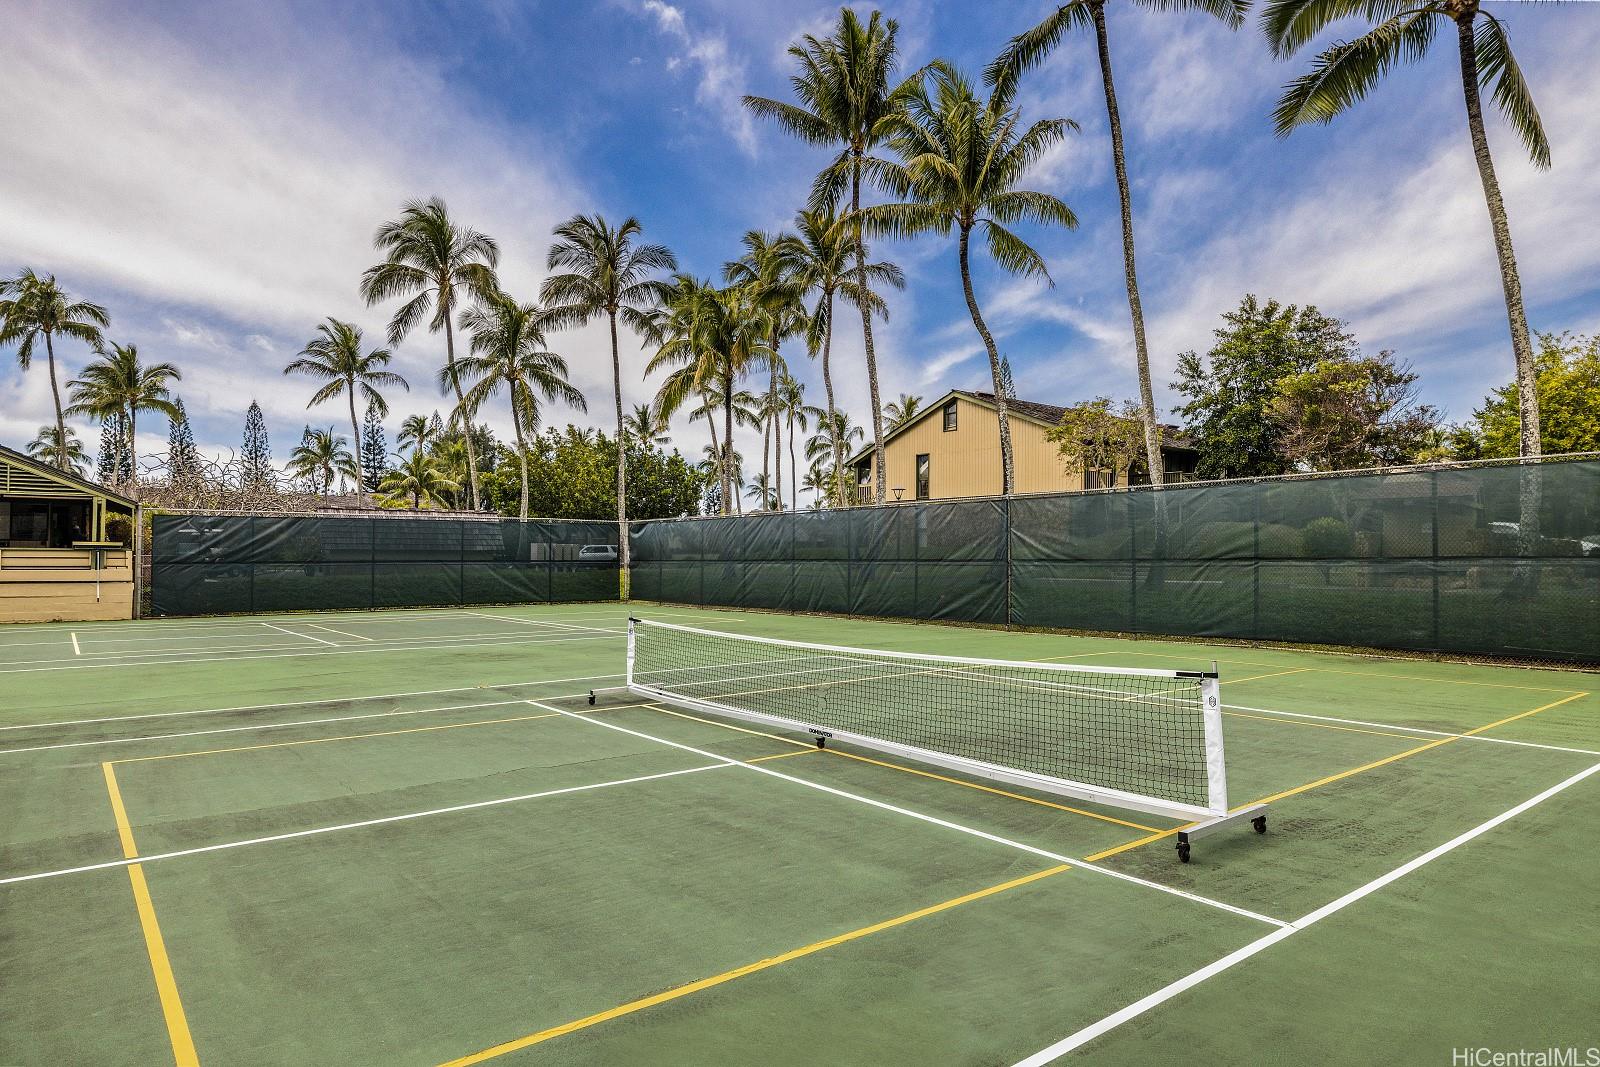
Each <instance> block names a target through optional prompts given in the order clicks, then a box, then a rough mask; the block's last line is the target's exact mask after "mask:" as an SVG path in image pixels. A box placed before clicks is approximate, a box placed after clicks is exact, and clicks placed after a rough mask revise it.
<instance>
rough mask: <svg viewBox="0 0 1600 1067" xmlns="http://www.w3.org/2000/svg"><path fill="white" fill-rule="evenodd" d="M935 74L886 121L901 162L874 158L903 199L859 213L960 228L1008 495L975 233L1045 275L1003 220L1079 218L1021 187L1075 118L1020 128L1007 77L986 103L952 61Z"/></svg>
mask: <svg viewBox="0 0 1600 1067" xmlns="http://www.w3.org/2000/svg"><path fill="white" fill-rule="evenodd" d="M931 77H932V81H933V93H932V94H931V95H930V93H929V92H928V89H927V87H925V86H922V85H918V87H917V91H916V92H915V93H914V94H913V95H912V98H911V100H910V102H909V103H908V104H907V107H906V111H905V113H904V114H903V115H901V116H898V117H895V118H893V119H892V120H891V121H890V122H889V123H888V126H889V128H890V133H889V144H890V147H892V148H893V149H894V151H895V152H896V154H898V155H899V156H900V159H901V162H899V163H894V162H889V161H881V162H879V163H878V164H877V165H876V166H875V170H876V173H877V175H878V177H879V178H880V180H881V181H882V182H883V183H884V185H885V186H887V187H888V188H889V189H891V190H892V191H894V192H895V193H897V194H899V195H900V196H902V197H905V199H904V200H903V201H902V202H900V203H893V204H877V205H874V206H872V207H867V208H863V209H862V211H861V215H862V216H863V217H864V218H865V219H866V220H867V221H868V223H869V224H870V225H872V226H873V228H874V229H876V230H878V231H880V232H883V233H888V234H891V235H894V236H909V235H912V234H917V233H923V232H927V231H930V230H931V231H933V232H935V233H941V234H946V233H949V232H950V231H951V230H952V229H954V230H955V231H956V232H957V234H958V243H957V246H956V247H957V256H958V259H959V262H960V266H961V289H962V292H963V293H964V294H965V296H966V298H967V311H968V312H969V313H970V314H971V315H972V325H973V326H975V327H976V328H977V330H978V336H979V337H981V338H982V339H983V346H984V348H985V349H986V350H987V351H988V353H989V373H990V376H991V378H992V379H993V382H994V394H995V410H996V412H997V413H998V415H999V420H1000V491H1001V493H1003V494H1005V495H1008V496H1009V495H1010V494H1011V492H1012V490H1013V488H1014V479H1015V472H1014V469H1013V460H1012V453H1011V424H1010V421H1009V420H1008V418H1007V416H1006V408H1007V403H1006V401H1007V398H1006V388H1005V380H1004V375H1003V373H1002V369H1001V364H1000V352H999V349H997V348H996V347H995V343H994V337H993V336H992V335H991V334H990V333H989V327H988V326H987V325H986V324H985V323H984V321H983V314H982V313H981V312H980V311H979V310H978V299H977V297H976V296H975V295H974V293H973V290H972V269H971V251H970V245H971V238H972V231H973V230H974V229H981V230H983V232H984V236H985V237H986V238H987V240H988V245H989V254H990V255H992V256H993V257H994V260H995V262H996V263H998V264H999V265H1000V266H1001V267H1003V268H1005V269H1006V270H1008V271H1010V272H1011V273H1013V274H1021V275H1024V276H1029V277H1040V278H1043V279H1045V280H1046V281H1047V282H1048V281H1049V280H1050V274H1049V272H1048V271H1047V270H1046V269H1045V264H1044V260H1043V258H1041V257H1040V255H1039V253H1038V252H1036V251H1035V250H1034V249H1033V247H1032V246H1030V245H1029V244H1028V243H1027V242H1025V241H1023V240H1022V238H1020V237H1018V236H1017V235H1016V234H1015V233H1013V232H1012V231H1011V230H1009V229H1007V228H1006V227H1007V225H1008V224H1012V223H1016V222H1025V221H1026V222H1037V223H1057V224H1059V225H1062V226H1066V227H1069V228H1070V227H1074V226H1076V225H1077V224H1078V219H1077V216H1075V215H1074V214H1073V213H1072V210H1071V209H1070V208H1068V207H1067V205H1066V204H1064V203H1063V202H1062V201H1061V200H1060V199H1058V198H1057V197H1055V196H1052V195H1051V194H1049V193H1040V192H1034V191H1032V190H1025V189H1018V188H1017V187H1016V186H1017V183H1018V182H1019V181H1020V180H1021V179H1022V177H1023V176H1024V175H1025V174H1026V173H1027V171H1028V168H1029V167H1030V166H1032V165H1033V164H1034V163H1035V162H1036V161H1037V160H1038V159H1039V157H1040V156H1041V155H1043V154H1044V153H1045V151H1047V150H1048V149H1049V148H1050V147H1051V146H1053V145H1055V144H1056V143H1058V142H1059V141H1060V140H1061V139H1062V137H1064V136H1065V135H1066V132H1067V130H1069V129H1076V128H1077V127H1076V125H1075V124H1073V123H1072V122H1071V120H1069V119H1041V120H1039V121H1037V122H1035V123H1033V125H1031V126H1029V127H1027V128H1026V129H1022V128H1021V127H1022V115H1021V112H1020V110H1019V109H1018V108H1016V107H1015V106H1013V105H1012V102H1011V91H1010V89H1009V88H1007V87H1006V86H1005V85H1004V84H1002V85H998V86H996V87H995V88H994V90H993V91H992V92H991V93H990V94H989V99H988V100H987V101H980V100H979V99H978V98H977V95H976V94H975V93H974V92H973V87H972V83H971V82H969V81H968V80H967V79H966V78H964V77H963V76H962V75H961V74H960V73H958V72H957V71H956V70H955V68H954V67H951V66H950V65H949V64H946V63H943V62H936V63H934V64H933V65H932V76H931ZM1052 284H1053V283H1052ZM880 478H881V473H880Z"/></svg>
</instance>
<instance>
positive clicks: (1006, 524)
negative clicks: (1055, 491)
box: [1000, 497, 1016, 630]
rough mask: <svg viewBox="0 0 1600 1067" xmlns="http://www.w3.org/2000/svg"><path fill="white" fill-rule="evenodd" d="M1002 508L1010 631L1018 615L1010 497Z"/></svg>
mask: <svg viewBox="0 0 1600 1067" xmlns="http://www.w3.org/2000/svg"><path fill="white" fill-rule="evenodd" d="M1000 506H1001V519H1000V523H1001V527H1002V530H1001V532H1002V533H1003V534H1004V536H1005V562H1006V607H1005V623H1006V629H1008V630H1009V629H1011V627H1012V626H1014V625H1016V624H1015V623H1014V622H1013V621H1012V619H1013V617H1014V616H1015V614H1016V613H1015V612H1014V611H1013V610H1012V605H1011V498H1010V497H1004V498H1003V499H1002V500H1001V501H1000Z"/></svg>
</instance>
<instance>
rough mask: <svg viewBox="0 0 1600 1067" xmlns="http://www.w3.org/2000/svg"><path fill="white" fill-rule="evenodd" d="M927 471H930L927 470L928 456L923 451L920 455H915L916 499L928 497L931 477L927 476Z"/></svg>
mask: <svg viewBox="0 0 1600 1067" xmlns="http://www.w3.org/2000/svg"><path fill="white" fill-rule="evenodd" d="M929 473H930V471H929V463H928V456H927V453H923V454H922V455H920V456H918V457H917V499H918V500H926V499H928V492H929V488H930V481H931V479H930V478H929Z"/></svg>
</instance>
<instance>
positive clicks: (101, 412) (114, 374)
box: [67, 344, 183, 496]
mask: <svg viewBox="0 0 1600 1067" xmlns="http://www.w3.org/2000/svg"><path fill="white" fill-rule="evenodd" d="M182 377H183V375H182V373H180V372H179V370H178V368H177V366H176V365H174V364H172V363H152V364H150V365H149V366H146V365H145V364H144V363H142V362H141V361H140V359H139V349H138V347H137V346H135V345H116V344H114V345H112V346H111V348H110V350H109V351H102V352H101V353H100V355H99V356H98V357H96V358H95V360H94V361H93V362H91V363H89V364H88V365H87V366H86V367H84V368H83V370H82V371H80V372H79V375H78V377H77V378H76V379H74V380H73V381H71V382H68V383H67V389H68V393H69V395H70V396H71V398H72V405H71V406H70V407H68V408H67V414H69V415H87V416H89V417H90V418H95V419H104V418H106V417H108V416H111V415H116V416H120V417H121V418H124V419H126V420H127V427H128V433H127V457H128V466H129V468H130V469H131V475H130V478H129V483H128V484H129V485H130V486H131V487H132V490H133V493H134V495H135V496H137V495H138V492H139V456H138V438H137V436H136V435H137V433H138V430H139V412H141V411H154V412H158V413H160V414H162V415H165V416H167V417H168V418H174V417H176V415H177V414H178V408H177V405H176V404H174V403H173V402H172V393H171V391H170V390H169V389H168V388H167V383H169V382H175V381H178V380H179V379H181V378H182Z"/></svg>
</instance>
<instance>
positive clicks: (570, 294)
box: [539, 215, 678, 600]
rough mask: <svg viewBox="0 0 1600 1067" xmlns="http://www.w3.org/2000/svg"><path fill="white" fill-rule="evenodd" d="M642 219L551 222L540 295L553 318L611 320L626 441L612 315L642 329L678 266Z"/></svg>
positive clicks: (621, 465) (622, 479)
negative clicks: (552, 239) (666, 277)
mask: <svg viewBox="0 0 1600 1067" xmlns="http://www.w3.org/2000/svg"><path fill="white" fill-rule="evenodd" d="M643 232H644V227H643V226H641V225H640V224H639V220H638V219H635V218H632V217H630V218H627V219H624V220H623V222H622V225H621V226H616V227H613V226H611V225H610V224H609V223H607V222H606V220H605V219H604V218H603V217H602V216H600V215H574V216H573V217H572V218H570V219H568V220H567V221H566V222H563V223H562V224H561V225H560V226H557V227H556V229H555V236H556V243H555V244H553V245H551V246H550V254H549V256H548V257H547V258H546V266H548V267H549V269H550V270H551V271H560V272H561V273H557V274H551V275H550V277H548V278H546V279H545V282H544V288H543V289H541V290H540V293H539V299H541V300H543V301H544V302H545V303H546V304H548V305H551V311H550V314H551V319H552V323H553V324H555V325H562V326H581V325H583V324H585V323H588V322H590V321H592V320H594V319H596V318H599V317H601V316H604V317H605V319H606V322H607V324H608V325H609V326H610V327H611V382H612V399H613V400H614V401H615V405H616V412H617V439H618V440H619V441H623V442H626V441H627V439H628V428H627V427H626V426H624V425H623V420H622V350H621V348H620V346H619V344H618V341H617V322H618V321H619V320H620V321H621V322H622V324H623V325H624V326H627V327H628V329H630V330H632V331H633V332H635V333H637V334H641V335H645V336H648V335H649V331H650V329H651V315H650V313H651V310H652V309H654V308H656V307H658V306H659V305H660V304H661V302H662V301H663V300H664V299H666V296H667V293H668V291H669V287H668V285H667V283H666V282H664V281H662V280H661V279H660V278H659V277H658V275H660V274H661V273H662V272H664V271H672V270H676V269H677V268H678V261H677V260H676V259H675V258H674V257H673V255H672V252H671V250H670V249H668V248H667V246H666V245H659V244H643V243H640V241H639V238H640V236H641V235H642V234H643ZM628 458H629V457H628V449H627V448H623V449H622V450H621V452H620V453H619V456H618V459H619V462H618V463H617V494H616V500H617V527H618V529H620V530H623V531H624V532H626V530H627V529H628ZM618 542H619V544H620V547H621V549H622V552H621V573H622V598H623V599H624V600H626V599H627V596H628V564H629V557H628V538H627V537H626V536H623V537H619V538H618Z"/></svg>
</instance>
